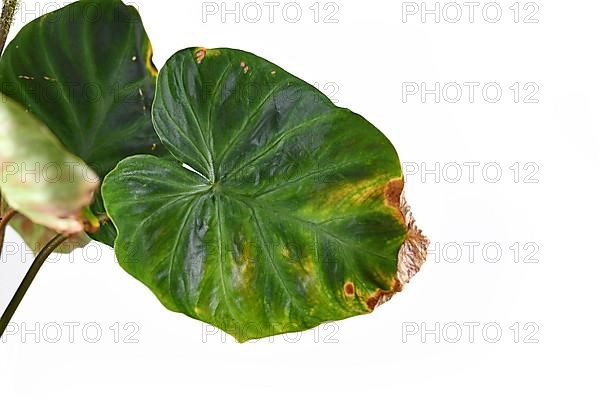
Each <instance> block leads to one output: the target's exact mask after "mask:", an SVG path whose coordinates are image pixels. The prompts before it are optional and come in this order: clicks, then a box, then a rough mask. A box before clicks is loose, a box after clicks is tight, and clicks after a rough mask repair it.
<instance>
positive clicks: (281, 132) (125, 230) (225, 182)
mask: <svg viewBox="0 0 600 400" xmlns="http://www.w3.org/2000/svg"><path fill="white" fill-rule="evenodd" d="M153 119H154V124H155V127H156V130H157V132H158V135H159V136H160V138H161V140H162V142H163V143H164V144H165V146H166V147H167V149H168V150H169V151H170V152H171V153H172V155H173V156H174V157H175V159H176V160H177V161H174V160H172V159H164V158H158V157H154V156H134V157H131V158H128V159H126V160H124V161H122V162H121V163H120V164H119V165H118V166H117V168H116V169H115V170H114V171H113V172H111V173H110V174H109V175H108V176H107V178H106V180H105V182H104V185H103V188H102V192H103V196H104V199H105V201H106V205H107V210H108V213H109V215H110V217H111V218H112V219H113V221H114V222H115V225H116V226H117V230H118V237H117V240H116V243H115V251H116V254H117V258H118V260H119V263H120V264H121V266H123V268H124V269H125V270H127V271H128V272H129V273H130V274H132V275H133V276H134V277H136V278H137V279H139V280H140V281H142V282H143V283H144V284H146V285H147V286H148V287H149V288H150V289H151V290H152V291H153V292H154V293H155V294H156V295H157V296H158V298H159V299H160V300H161V302H162V303H163V304H164V305H165V306H166V307H167V308H169V309H171V310H174V311H179V312H183V313H185V314H187V315H189V316H191V317H193V318H197V319H200V320H202V321H205V322H208V323H211V324H213V325H215V326H217V327H220V328H221V329H223V330H225V331H226V332H228V333H230V334H231V335H233V336H235V337H236V338H237V339H239V340H240V341H244V340H248V339H251V338H260V337H265V336H270V335H274V334H279V333H284V332H291V331H300V330H304V329H308V328H311V327H314V326H316V325H318V324H320V323H322V322H324V321H330V320H339V319H343V318H347V317H351V316H354V315H359V314H365V313H369V312H371V311H372V310H373V309H374V308H375V307H376V306H377V305H378V304H380V303H382V302H383V301H384V300H387V299H388V298H389V297H391V295H393V294H394V293H395V292H397V291H399V290H401V288H402V287H403V285H404V284H405V283H406V282H407V281H408V280H409V279H410V277H411V276H412V275H413V274H414V273H415V272H416V270H418V268H419V267H420V264H419V262H420V260H418V259H417V260H416V261H419V262H417V263H415V265H409V264H407V263H406V262H404V261H402V260H399V259H398V253H399V250H400V249H401V246H403V243H404V242H405V241H406V239H407V237H409V236H410V235H411V232H412V231H413V228H412V226H409V225H410V224H408V223H407V222H406V220H405V215H404V214H403V209H402V208H401V204H400V198H401V193H402V190H403V178H402V171H401V168H400V162H399V160H398V156H397V154H396V151H395V150H394V147H393V146H392V144H391V143H390V142H389V141H388V139H387V138H386V137H385V136H384V135H383V134H382V133H381V132H380V131H379V130H377V128H375V127H374V126H373V125H371V124H370V123H369V122H368V121H366V120H365V119H364V118H362V117H361V116H359V115H357V114H354V113H352V112H351V111H349V110H346V109H342V108H337V107H336V106H334V105H333V104H332V103H331V101H329V100H328V99H327V97H326V96H325V95H323V94H322V93H320V92H319V91H318V90H316V89H315V88H313V87H312V86H310V85H309V84H307V83H305V82H303V81H301V80H300V79H298V78H296V77H294V76H292V75H290V74H289V73H287V72H285V71H284V70H282V69H281V68H279V67H277V66H276V65H274V64H272V63H270V62H268V61H266V60H264V59H262V58H259V57H257V56H255V55H252V54H249V53H246V52H243V51H239V50H231V49H215V50H205V49H187V50H183V51H181V52H178V53H177V54H175V55H174V56H173V57H172V58H171V59H170V60H169V61H168V62H167V64H166V66H165V67H164V68H163V69H162V70H161V72H160V74H159V78H158V87H157V94H156V99H155V103H154V106H153ZM419 240H420V242H418V243H417V244H419V243H420V244H423V243H424V242H425V241H424V239H422V238H419ZM421 247H422V246H421ZM409 250H410V251H409ZM413 250H414V251H415V252H416V253H419V252H422V248H420V247H419V246H417V247H413V248H409V249H405V251H404V253H406V252H407V251H408V252H409V253H410V252H412V251H413ZM409 258H410V259H411V260H412V261H415V258H414V257H412V256H410V255H409ZM399 261H401V262H399Z"/></svg>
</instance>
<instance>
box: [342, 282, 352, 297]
mask: <svg viewBox="0 0 600 400" xmlns="http://www.w3.org/2000/svg"><path fill="white" fill-rule="evenodd" d="M344 293H345V294H346V296H354V293H355V290H354V284H353V283H352V282H346V284H345V285H344Z"/></svg>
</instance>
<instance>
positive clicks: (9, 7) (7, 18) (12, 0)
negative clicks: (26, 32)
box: [0, 0, 19, 54]
mask: <svg viewBox="0 0 600 400" xmlns="http://www.w3.org/2000/svg"><path fill="white" fill-rule="evenodd" d="M3 3H4V4H3V6H2V14H1V15H0V54H1V53H2V51H3V50H4V45H5V44H6V38H7V37H8V31H10V26H11V25H12V23H13V20H14V18H15V12H16V11H17V6H18V5H19V0H4V1H3Z"/></svg>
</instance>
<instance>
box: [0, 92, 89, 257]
mask: <svg viewBox="0 0 600 400" xmlns="http://www.w3.org/2000/svg"><path fill="white" fill-rule="evenodd" d="M0 164H1V165H2V169H1V174H0V188H1V189H2V195H3V197H4V199H5V200H6V202H7V203H8V205H9V206H10V207H12V208H14V209H15V210H17V211H18V212H19V213H20V215H22V216H25V217H27V218H28V219H29V220H31V221H33V222H35V223H37V224H40V225H41V226H44V227H47V228H49V229H51V230H52V231H55V232H60V233H64V234H67V235H77V234H81V233H82V232H83V231H84V219H83V213H82V211H83V209H84V208H85V207H87V206H89V205H90V203H91V202H92V199H93V196H94V193H95V192H96V190H97V189H98V188H99V183H100V180H99V179H98V176H97V175H96V174H95V173H94V171H92V170H91V169H89V167H88V166H87V165H85V163H84V162H83V161H82V160H81V159H79V158H78V157H75V156H74V155H72V154H71V153H69V152H68V151H66V150H65V148H64V147H63V145H62V144H61V143H60V142H59V141H58V140H57V139H56V137H55V136H54V135H53V134H52V132H50V131H49V130H48V128H47V127H46V126H45V125H44V124H42V123H41V122H40V121H38V120H37V118H35V117H34V116H33V115H32V114H31V113H28V112H26V111H25V110H24V109H23V107H22V106H21V105H20V104H18V103H16V102H14V101H13V100H10V99H8V98H4V99H3V101H0ZM37 250H39V249H37Z"/></svg>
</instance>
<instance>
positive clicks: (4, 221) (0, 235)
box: [0, 208, 18, 259]
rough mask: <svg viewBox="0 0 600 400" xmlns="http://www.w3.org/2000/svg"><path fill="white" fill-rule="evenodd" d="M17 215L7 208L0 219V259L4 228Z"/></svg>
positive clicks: (14, 211) (13, 210)
mask: <svg viewBox="0 0 600 400" xmlns="http://www.w3.org/2000/svg"><path fill="white" fill-rule="evenodd" d="M17 214H18V212H17V211H16V210H15V209H13V208H9V209H8V210H6V214H4V216H3V217H2V218H1V219H0V259H1V256H2V248H3V247H4V235H5V234H6V227H7V226H8V223H9V222H10V220H11V219H12V218H13V217H14V216H15V215H17Z"/></svg>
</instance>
